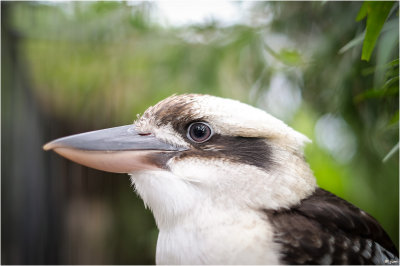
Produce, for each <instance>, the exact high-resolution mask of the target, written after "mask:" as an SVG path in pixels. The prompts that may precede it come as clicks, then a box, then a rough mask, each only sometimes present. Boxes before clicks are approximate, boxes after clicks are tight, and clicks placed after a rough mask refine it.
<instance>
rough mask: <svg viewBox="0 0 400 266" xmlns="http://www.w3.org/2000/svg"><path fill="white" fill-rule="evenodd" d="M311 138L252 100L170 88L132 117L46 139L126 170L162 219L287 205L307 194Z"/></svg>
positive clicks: (96, 163)
mask: <svg viewBox="0 0 400 266" xmlns="http://www.w3.org/2000/svg"><path fill="white" fill-rule="evenodd" d="M308 141H309V140H308V138H307V137H305V136H304V135H302V134H300V133H299V132H297V131H295V130H293V129H292V128H290V127H288V126H287V125H286V124H285V123H283V122H282V121H280V120H278V119H276V118H274V117H273V116H271V115H269V114H268V113H266V112H264V111H262V110H260V109H257V108H254V107H252V106H250V105H247V104H244V103H241V102H238V101H235V100H230V99H223V98H219V97H215V96H209V95H198V94H186V95H178V96H171V97H169V98H167V99H165V100H163V101H161V102H159V103H157V104H156V105H155V106H152V107H150V108H148V109H147V110H146V111H145V113H144V114H143V115H142V116H141V117H140V118H139V119H138V120H137V121H136V122H135V123H134V124H133V125H129V126H122V127H117V128H111V129H105V130H98V131H93V132H88V133H83V134H78V135H74V136H70V137H66V138H61V139H58V140H55V141H53V142H50V143H48V144H46V145H45V146H44V148H45V149H46V150H49V149H54V150H55V151H56V152H57V153H59V154H60V155H62V156H64V157H66V158H68V159H71V160H72V161H75V162H77V163H80V164H83V165H86V166H89V167H93V168H96V169H100V170H104V171H110V172H119V173H129V174H130V175H131V177H132V182H133V184H134V185H135V188H136V190H137V192H138V193H139V195H140V196H141V197H142V198H143V200H144V202H145V204H146V205H148V206H149V207H150V208H151V209H152V211H153V213H154V216H155V218H156V220H157V223H158V225H159V226H168V225H169V224H171V223H173V222H174V221H176V218H177V217H179V216H181V215H185V214H187V213H190V212H192V211H196V210H197V209H198V208H201V205H203V204H205V203H206V202H208V203H212V204H214V205H215V206H221V207H224V208H226V207H229V206H234V207H235V208H242V207H251V208H255V209H257V208H264V209H265V208H267V209H277V208H282V207H283V208H285V207H289V206H291V205H293V204H296V203H298V202H299V201H300V200H301V199H302V198H305V197H306V196H308V195H310V194H311V193H312V192H313V191H314V189H315V186H316V185H315V178H314V177H313V174H312V172H311V170H310V168H309V166H308V164H307V163H306V162H305V160H304V156H303V145H304V143H306V142H308Z"/></svg>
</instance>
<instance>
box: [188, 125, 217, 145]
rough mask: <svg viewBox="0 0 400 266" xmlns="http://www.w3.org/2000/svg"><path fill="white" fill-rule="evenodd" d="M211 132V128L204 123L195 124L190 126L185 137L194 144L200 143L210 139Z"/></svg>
mask: <svg viewBox="0 0 400 266" xmlns="http://www.w3.org/2000/svg"><path fill="white" fill-rule="evenodd" d="M212 134H213V131H212V129H211V127H210V126H209V125H208V124H207V123H204V122H195V123H192V124H190V126H189V128H188V132H187V137H188V138H189V139H190V140H191V141H194V142H197V143H202V142H205V141H207V140H209V139H210V138H211V136H212Z"/></svg>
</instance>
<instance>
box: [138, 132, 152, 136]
mask: <svg viewBox="0 0 400 266" xmlns="http://www.w3.org/2000/svg"><path fill="white" fill-rule="evenodd" d="M150 135H151V133H139V136H150Z"/></svg>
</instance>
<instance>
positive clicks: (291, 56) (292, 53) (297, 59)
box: [279, 49, 303, 65]
mask: <svg viewBox="0 0 400 266" xmlns="http://www.w3.org/2000/svg"><path fill="white" fill-rule="evenodd" d="M279 55H280V58H281V60H282V61H283V62H285V63H286V64H288V65H298V64H300V63H301V62H302V61H303V60H302V58H301V55H300V53H299V52H297V51H296V50H289V49H282V50H280V51H279Z"/></svg>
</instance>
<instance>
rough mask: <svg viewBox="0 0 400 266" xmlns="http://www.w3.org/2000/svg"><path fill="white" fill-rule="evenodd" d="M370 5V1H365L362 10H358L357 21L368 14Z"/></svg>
mask: <svg viewBox="0 0 400 266" xmlns="http://www.w3.org/2000/svg"><path fill="white" fill-rule="evenodd" d="M368 7H369V2H364V3H363V4H362V6H361V8H360V11H359V12H358V15H357V17H356V21H360V20H362V19H363V18H365V17H366V16H367V14H368Z"/></svg>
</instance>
